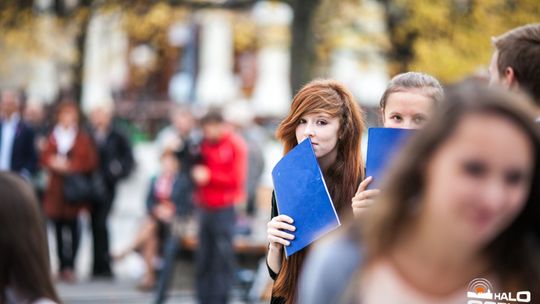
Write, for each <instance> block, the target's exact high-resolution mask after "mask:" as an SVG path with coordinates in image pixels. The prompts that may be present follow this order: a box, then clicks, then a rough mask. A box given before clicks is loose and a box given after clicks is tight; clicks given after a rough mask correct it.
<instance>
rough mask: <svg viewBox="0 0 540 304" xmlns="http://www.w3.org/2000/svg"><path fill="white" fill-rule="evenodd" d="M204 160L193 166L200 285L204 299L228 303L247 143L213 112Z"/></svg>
mask: <svg viewBox="0 0 540 304" xmlns="http://www.w3.org/2000/svg"><path fill="white" fill-rule="evenodd" d="M201 127H202V131H203V141H202V143H201V158H202V162H201V164H199V165H196V166H195V167H194V168H193V171H192V175H193V180H194V181H195V183H196V185H197V193H196V194H197V206H198V217H199V218H198V219H199V236H198V240H199V241H198V249H197V253H196V254H197V257H196V263H197V264H196V267H197V274H196V290H197V297H198V300H199V302H200V303H202V304H206V303H228V301H229V296H230V295H229V293H230V291H231V289H232V285H233V283H234V278H235V276H234V273H235V256H234V248H233V236H234V225H235V220H236V217H235V209H234V208H235V205H236V204H237V203H238V202H241V201H242V200H244V199H245V182H246V172H247V171H246V166H247V147H246V144H245V142H244V140H243V139H242V138H241V137H240V136H239V135H237V134H236V133H235V132H234V131H233V130H231V129H230V128H228V127H227V125H226V124H225V123H224V120H223V117H222V115H221V113H219V112H217V111H211V112H209V113H208V114H206V115H205V116H204V117H203V118H202V119H201Z"/></svg>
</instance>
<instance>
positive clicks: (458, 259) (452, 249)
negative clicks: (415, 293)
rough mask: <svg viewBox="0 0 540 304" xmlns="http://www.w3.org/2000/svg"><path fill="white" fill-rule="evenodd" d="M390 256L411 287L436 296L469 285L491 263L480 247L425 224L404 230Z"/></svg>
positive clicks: (447, 293)
mask: <svg viewBox="0 0 540 304" xmlns="http://www.w3.org/2000/svg"><path fill="white" fill-rule="evenodd" d="M389 259H390V261H391V263H392V265H393V266H394V267H395V268H396V270H397V271H398V273H399V274H400V275H401V276H402V277H403V278H404V279H405V281H407V282H408V283H409V284H410V285H411V286H413V287H414V288H416V289H418V290H419V291H421V292H425V293H428V294H431V295H434V296H446V295H449V294H451V293H453V292H456V291H458V290H459V289H461V288H466V287H467V284H468V283H469V282H470V281H471V280H472V279H474V278H476V277H478V276H481V275H483V274H485V273H486V272H487V270H488V262H487V261H486V258H485V256H484V255H482V254H481V253H480V252H479V250H478V249H475V248H466V247H464V246H463V245H462V244H456V243H455V242H452V241H450V240H449V239H448V238H445V237H444V234H443V233H440V232H438V231H437V229H435V228H434V227H431V228H430V229H426V226H425V225H422V224H421V223H418V224H417V225H416V226H415V227H412V229H410V231H409V232H405V233H404V235H403V237H401V239H400V240H398V243H397V245H396V246H395V247H394V248H393V249H392V250H391V252H390V255H389Z"/></svg>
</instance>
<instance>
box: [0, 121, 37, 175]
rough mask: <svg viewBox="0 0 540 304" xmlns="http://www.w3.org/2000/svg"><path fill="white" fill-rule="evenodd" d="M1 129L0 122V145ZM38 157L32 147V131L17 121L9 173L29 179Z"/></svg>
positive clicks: (0, 142) (1, 124) (0, 139)
mask: <svg viewBox="0 0 540 304" xmlns="http://www.w3.org/2000/svg"><path fill="white" fill-rule="evenodd" d="M2 127H3V123H2V122H0V145H2V144H3V142H2V138H1V136H2ZM37 162H38V157H37V153H36V149H35V147H34V131H33V130H32V128H30V127H29V126H27V125H26V124H25V123H24V122H22V121H19V123H18V124H17V129H16V130H15V138H14V140H13V147H12V153H11V171H13V172H17V173H19V174H22V175H26V177H30V176H31V175H32V174H34V173H35V172H36V169H37Z"/></svg>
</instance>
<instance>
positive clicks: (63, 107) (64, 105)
mask: <svg viewBox="0 0 540 304" xmlns="http://www.w3.org/2000/svg"><path fill="white" fill-rule="evenodd" d="M64 111H74V112H75V113H76V114H77V120H78V123H79V124H81V117H82V115H81V112H80V110H79V106H78V105H77V104H76V103H75V102H73V101H71V100H64V101H61V102H60V103H58V104H57V106H56V122H59V119H60V114H61V113H62V112H64Z"/></svg>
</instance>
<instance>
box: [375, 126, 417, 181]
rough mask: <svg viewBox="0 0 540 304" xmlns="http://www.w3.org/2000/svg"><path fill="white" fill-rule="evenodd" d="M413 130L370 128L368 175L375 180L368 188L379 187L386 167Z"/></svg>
mask: <svg viewBox="0 0 540 304" xmlns="http://www.w3.org/2000/svg"><path fill="white" fill-rule="evenodd" d="M413 132H414V130H410V129H395V128H369V130H368V144H367V145H368V146H367V157H366V177H368V176H373V181H372V182H371V183H370V184H369V186H368V189H373V188H377V187H378V186H379V185H380V184H379V183H380V181H381V179H382V177H383V176H384V172H385V169H386V167H387V166H388V164H389V163H390V162H391V161H392V159H393V158H394V156H395V155H397V153H398V152H399V151H400V150H401V148H402V147H403V146H404V143H405V142H406V139H407V138H408V137H409V136H410V135H411V134H412V133H413Z"/></svg>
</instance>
